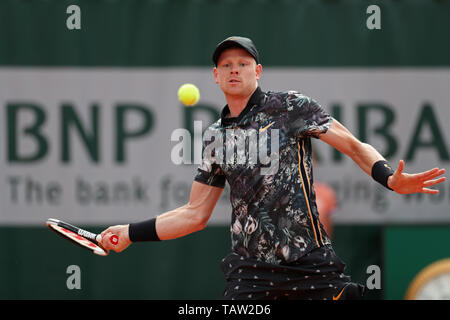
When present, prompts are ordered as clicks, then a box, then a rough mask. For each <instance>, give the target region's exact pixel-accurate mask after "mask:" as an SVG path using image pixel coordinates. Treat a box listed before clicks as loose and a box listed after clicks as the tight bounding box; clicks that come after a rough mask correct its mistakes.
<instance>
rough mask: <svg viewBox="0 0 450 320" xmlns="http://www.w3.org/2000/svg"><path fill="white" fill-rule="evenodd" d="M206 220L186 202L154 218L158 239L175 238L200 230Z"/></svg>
mask: <svg viewBox="0 0 450 320" xmlns="http://www.w3.org/2000/svg"><path fill="white" fill-rule="evenodd" d="M206 221H207V220H206V219H203V218H202V215H200V214H199V212H196V210H195V208H192V207H191V206H190V205H189V204H187V205H184V206H182V207H179V208H177V209H175V210H172V211H168V212H166V213H164V214H161V215H159V216H158V217H157V218H156V224H155V227H156V233H157V235H158V238H159V239H160V240H169V239H176V238H180V237H183V236H186V235H188V234H190V233H193V232H196V231H199V230H202V229H203V228H204V227H205V226H206Z"/></svg>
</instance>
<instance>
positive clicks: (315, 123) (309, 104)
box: [287, 91, 333, 138]
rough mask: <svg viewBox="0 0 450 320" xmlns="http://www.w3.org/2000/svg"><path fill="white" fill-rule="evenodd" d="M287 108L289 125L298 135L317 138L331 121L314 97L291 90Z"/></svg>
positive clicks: (325, 130)
mask: <svg viewBox="0 0 450 320" xmlns="http://www.w3.org/2000/svg"><path fill="white" fill-rule="evenodd" d="M287 110H288V118H289V120H288V123H289V127H290V129H291V131H292V132H293V133H294V134H295V135H297V136H300V137H314V138H318V137H319V136H320V135H321V134H323V133H325V132H327V130H328V128H329V127H330V125H331V122H332V121H333V118H332V117H331V116H330V115H329V114H328V113H327V112H326V111H325V110H324V109H323V108H322V107H321V106H320V105H319V104H318V103H317V102H316V101H315V100H314V99H311V98H310V97H307V96H305V95H302V94H300V93H297V92H293V91H291V92H289V94H288V97H287Z"/></svg>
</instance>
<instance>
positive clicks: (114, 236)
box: [109, 235, 119, 245]
mask: <svg viewBox="0 0 450 320" xmlns="http://www.w3.org/2000/svg"><path fill="white" fill-rule="evenodd" d="M109 241H110V242H111V243H112V244H113V245H116V244H118V243H119V237H118V236H116V235H113V236H111V237H110V238H109Z"/></svg>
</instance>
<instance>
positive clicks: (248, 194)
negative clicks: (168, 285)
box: [102, 37, 445, 300]
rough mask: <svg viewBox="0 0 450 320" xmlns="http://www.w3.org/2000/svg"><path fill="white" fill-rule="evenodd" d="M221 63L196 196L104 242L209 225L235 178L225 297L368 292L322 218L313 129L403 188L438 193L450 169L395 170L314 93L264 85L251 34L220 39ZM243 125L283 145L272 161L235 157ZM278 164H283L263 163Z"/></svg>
mask: <svg viewBox="0 0 450 320" xmlns="http://www.w3.org/2000/svg"><path fill="white" fill-rule="evenodd" d="M213 62H214V65H215V67H214V68H213V74H214V79H215V81H216V83H217V84H218V85H219V86H220V89H221V90H222V91H223V93H224V95H225V99H226V101H227V105H226V106H225V107H224V108H223V110H222V113H221V117H220V119H219V120H217V122H215V123H214V124H212V125H211V126H210V127H209V128H208V129H207V133H208V134H206V133H205V135H204V136H205V137H206V136H209V137H214V139H210V140H208V139H206V138H204V142H203V143H204V146H203V147H204V148H203V150H204V153H203V163H202V164H201V165H200V166H199V168H198V172H197V174H196V176H195V178H194V182H193V184H192V189H191V194H190V199H189V202H188V203H187V204H186V205H184V206H182V207H179V208H177V209H174V210H172V211H169V212H166V213H164V214H161V215H159V216H157V217H156V218H152V219H149V220H146V221H143V222H138V223H131V224H129V225H120V226H113V227H109V228H108V229H106V230H105V231H103V232H102V236H103V237H104V239H105V240H104V241H103V242H102V245H103V246H104V247H105V248H106V249H108V250H114V251H116V252H120V251H122V250H124V249H125V248H126V247H127V246H129V245H130V244H131V243H133V242H137V241H161V240H167V239H174V238H178V237H182V236H185V235H187V234H190V233H192V232H195V231H199V230H202V229H203V228H205V226H206V224H207V222H208V219H209V218H210V216H211V214H212V212H213V210H214V207H215V206H216V203H217V201H218V199H219V197H220V196H221V194H222V191H223V188H224V186H225V182H226V181H227V182H228V183H229V185H230V192H231V195H230V200H231V205H232V218H231V228H230V230H231V239H232V252H231V253H230V254H229V255H228V256H226V257H225V258H224V259H223V261H222V265H221V266H222V270H223V272H224V274H225V277H226V280H227V285H226V288H225V290H224V292H223V297H224V298H225V299H321V300H322V299H334V300H337V299H361V298H362V297H363V294H364V286H362V285H359V284H356V283H353V282H351V280H350V278H349V277H348V276H346V275H345V274H344V268H345V264H344V263H343V262H342V261H341V260H340V259H339V257H337V256H336V254H335V252H334V251H333V248H332V245H331V241H330V239H329V237H328V236H327V233H326V231H325V230H324V228H323V226H322V224H321V222H320V220H319V214H318V211H317V205H316V203H315V192H314V187H313V171H312V150H311V138H317V139H320V140H322V141H324V142H325V143H327V144H329V145H330V146H332V147H334V148H336V149H337V150H339V151H340V152H343V153H344V154H346V155H348V156H349V157H350V158H351V159H352V160H353V161H354V162H355V163H356V164H358V166H359V167H360V168H361V169H362V170H363V171H364V172H365V173H367V174H368V175H369V176H371V177H372V178H373V179H374V180H375V181H377V182H379V183H381V184H382V185H383V186H384V187H386V188H387V189H389V190H393V191H394V192H396V193H399V194H408V193H416V192H421V193H429V194H436V193H438V190H435V189H432V188H430V187H431V186H433V185H436V184H438V183H440V182H443V181H444V180H445V177H439V176H441V175H442V174H443V173H444V172H445V170H444V169H439V168H435V169H431V170H428V171H425V172H422V173H417V174H407V173H404V172H403V169H404V167H405V164H404V162H403V161H402V160H401V161H400V162H399V164H398V168H397V169H396V170H393V169H391V166H390V165H389V164H388V162H387V161H386V160H385V159H384V158H383V157H382V156H381V155H380V153H378V152H377V151H376V150H375V149H374V148H373V147H372V146H370V145H369V144H366V143H362V142H361V141H359V140H358V139H356V138H355V137H354V136H353V135H352V134H351V133H350V132H349V131H348V130H347V129H346V128H345V127H344V126H343V125H342V124H340V123H339V122H338V121H337V120H335V119H333V118H332V117H331V116H330V115H329V114H328V113H326V112H325V111H324V110H323V108H322V107H321V106H320V105H319V104H318V103H317V102H316V101H315V100H313V99H311V98H310V97H307V96H305V95H303V94H301V93H299V92H295V91H285V92H264V91H263V90H262V89H261V88H260V87H259V86H258V80H259V79H260V77H261V74H262V66H261V64H260V63H259V54H258V51H257V49H256V47H255V45H254V44H253V42H252V41H251V40H250V39H248V38H244V37H230V38H227V39H225V40H224V41H222V42H220V43H219V44H218V45H217V47H216V49H215V51H214V54H213ZM238 132H240V133H241V134H242V133H245V134H248V133H249V132H253V133H254V132H257V133H258V136H259V138H260V141H261V140H264V141H265V142H266V143H267V145H270V146H272V145H275V146H278V150H270V152H271V155H272V156H273V157H271V158H270V159H271V161H272V162H271V163H270V164H268V163H267V161H266V162H265V163H264V164H263V163H258V161H249V154H248V153H247V154H245V153H244V155H243V156H244V158H245V159H246V160H247V161H240V160H242V159H241V158H240V157H242V154H239V152H237V153H238V154H237V155H236V157H234V158H233V157H232V158H231V159H232V160H231V161H229V160H230V158H227V157H225V156H224V154H226V155H229V152H233V150H235V147H236V145H234V144H233V141H235V140H236V139H230V137H233V133H236V136H237V135H238V134H237V133H238ZM248 136H250V135H248ZM221 138H223V139H221ZM227 138H228V139H227ZM274 139H276V140H277V141H272V140H274ZM237 140H239V139H237ZM244 140H245V139H244ZM272 142H276V143H275V144H272ZM213 143H214V146H215V147H214V148H209V147H210V146H211V145H212V144H213ZM221 144H222V145H221ZM221 148H223V149H222V150H221ZM237 148H238V149H239V146H237ZM258 148H260V144H258ZM244 149H245V148H244ZM245 150H247V149H245ZM253 160H254V159H253ZM269 165H270V166H273V167H275V168H276V170H272V172H270V170H269V172H268V173H267V170H263V169H267V167H268V166H269ZM263 171H264V172H265V173H264V174H263ZM110 234H116V235H118V236H119V239H120V240H119V243H118V244H117V245H116V246H113V245H112V244H110V243H109V241H106V239H108V237H106V238H105V236H108V235H110Z"/></svg>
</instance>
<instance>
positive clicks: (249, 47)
mask: <svg viewBox="0 0 450 320" xmlns="http://www.w3.org/2000/svg"><path fill="white" fill-rule="evenodd" d="M230 48H242V49H244V50H245V51H247V52H248V53H250V54H251V55H252V57H253V58H254V59H255V61H256V63H257V64H258V63H259V54H258V50H256V47H255V45H254V44H253V41H252V40H250V39H249V38H244V37H238V36H234V37H229V38H226V39H225V40H223V41H222V42H221V43H219V44H218V45H217V47H216V50H214V54H213V62H214V65H216V66H217V62H218V61H219V57H220V55H221V54H222V52H223V51H225V50H226V49H230Z"/></svg>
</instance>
